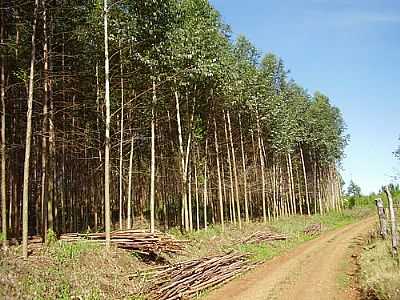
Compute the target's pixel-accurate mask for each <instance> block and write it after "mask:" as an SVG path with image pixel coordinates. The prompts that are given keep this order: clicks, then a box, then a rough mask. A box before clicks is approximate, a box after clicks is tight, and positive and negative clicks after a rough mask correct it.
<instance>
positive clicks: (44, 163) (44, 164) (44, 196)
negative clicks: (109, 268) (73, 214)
mask: <svg viewBox="0 0 400 300" xmlns="http://www.w3.org/2000/svg"><path fill="white" fill-rule="evenodd" d="M42 6H43V35H44V44H43V74H44V81H43V90H44V95H43V123H42V178H41V180H42V184H41V201H42V209H41V210H42V224H43V227H42V236H43V238H44V240H47V225H48V223H47V221H48V215H47V205H48V204H47V200H48V198H47V197H48V190H47V189H48V179H47V160H48V157H47V139H48V99H49V94H48V63H49V57H48V51H47V22H46V1H44V0H42Z"/></svg>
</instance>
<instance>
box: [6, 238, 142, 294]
mask: <svg viewBox="0 0 400 300" xmlns="http://www.w3.org/2000/svg"><path fill="white" fill-rule="evenodd" d="M143 266H144V264H142V263H141V262H140V261H139V260H138V259H137V258H135V257H133V256H132V255H130V254H129V253H127V252H125V251H122V250H118V249H111V250H110V251H105V249H104V248H103V247H101V246H99V245H94V244H91V243H87V242H77V243H65V242H60V241H56V242H51V243H49V244H47V245H44V246H43V247H42V248H39V249H37V250H35V252H34V253H33V254H32V255H30V257H29V258H28V260H23V259H21V249H20V248H13V249H10V250H8V251H7V253H5V255H1V256H0V298H1V299H2V297H8V298H11V299H85V300H96V299H128V298H129V297H130V296H132V298H131V299H139V298H133V297H134V296H135V295H136V294H137V292H138V290H140V287H139V286H138V284H139V283H137V284H136V283H135V282H131V281H130V280H129V279H128V277H127V276H126V275H127V274H130V273H132V272H133V270H135V269H137V268H139V267H143ZM8 298H7V299H8Z"/></svg>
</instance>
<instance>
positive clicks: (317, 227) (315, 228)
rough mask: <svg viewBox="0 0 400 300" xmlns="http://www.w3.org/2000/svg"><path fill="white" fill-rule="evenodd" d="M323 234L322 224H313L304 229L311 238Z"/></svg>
mask: <svg viewBox="0 0 400 300" xmlns="http://www.w3.org/2000/svg"><path fill="white" fill-rule="evenodd" d="M321 232H322V224H321V223H317V224H311V225H309V226H307V227H306V228H305V229H304V233H305V234H307V235H311V236H313V235H318V234H321Z"/></svg>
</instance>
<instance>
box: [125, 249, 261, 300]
mask: <svg viewBox="0 0 400 300" xmlns="http://www.w3.org/2000/svg"><path fill="white" fill-rule="evenodd" d="M253 266H254V265H253V264H252V263H250V261H249V259H248V256H247V255H244V254H235V253H229V254H224V255H218V256H210V257H203V258H200V259H195V260H189V261H185V262H180V263H176V264H173V265H170V266H162V267H157V268H154V269H151V270H147V271H146V272H142V273H138V274H139V275H142V276H145V277H146V278H148V279H149V280H150V282H151V283H152V287H151V288H150V294H151V299H154V300H173V299H189V298H192V297H194V296H196V295H197V294H198V293H199V292H200V291H203V290H205V289H209V288H211V287H215V286H217V285H220V284H222V283H224V282H226V281H229V280H231V279H233V278H234V277H235V276H237V275H238V274H240V273H243V272H245V271H247V270H249V269H251V268H252V267H253ZM138 274H135V275H132V276H131V277H136V276H138Z"/></svg>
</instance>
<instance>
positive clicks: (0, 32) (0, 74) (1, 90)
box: [0, 10, 12, 248]
mask: <svg viewBox="0 0 400 300" xmlns="http://www.w3.org/2000/svg"><path fill="white" fill-rule="evenodd" d="M3 20H4V19H3V10H2V11H1V21H0V22H1V24H0V26H1V28H0V44H1V45H3V43H4V22H3ZM5 63H6V60H5V55H4V54H2V55H1V70H0V102H1V149H0V150H1V230H2V235H3V236H2V237H3V247H4V248H7V193H6V99H5V98H6V86H5V85H6V79H5V74H4V72H5V71H4V68H5V66H4V65H5ZM11 188H12V185H11ZM11 203H12V201H10V204H11ZM9 214H10V216H11V209H10V211H9Z"/></svg>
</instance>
